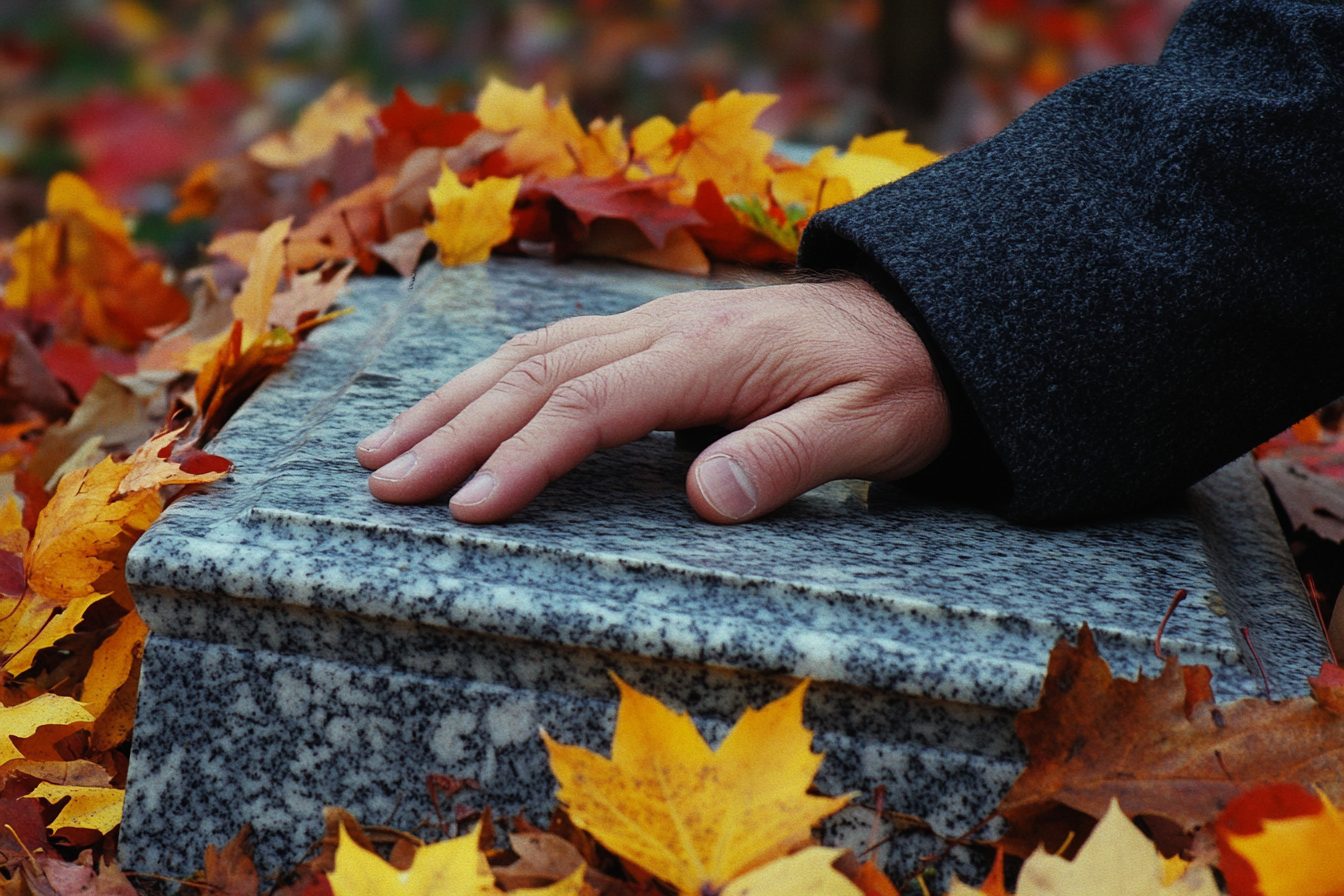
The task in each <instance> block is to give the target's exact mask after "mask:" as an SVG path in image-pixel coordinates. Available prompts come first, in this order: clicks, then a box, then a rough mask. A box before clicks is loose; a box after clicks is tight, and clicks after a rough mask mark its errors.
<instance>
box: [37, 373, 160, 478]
mask: <svg viewBox="0 0 1344 896" xmlns="http://www.w3.org/2000/svg"><path fill="white" fill-rule="evenodd" d="M149 402H150V400H149V399H148V398H146V397H141V396H140V395H137V394H136V393H135V391H134V390H132V389H130V388H129V387H127V386H125V385H123V384H122V383H120V382H118V381H117V380H115V379H113V378H112V377H110V376H107V375H103V376H101V377H99V379H98V381H97V382H96V383H94V385H93V388H92V389H90V390H89V392H88V394H87V395H85V396H84V400H83V401H81V402H80V403H79V407H77V408H75V412H74V414H72V415H71V416H70V419H69V420H68V421H66V422H65V423H57V424H55V425H53V426H51V427H50V428H48V429H47V431H46V432H45V433H44V434H43V435H42V440H41V441H40V442H39V443H38V447H37V451H36V452H35V453H34V454H33V457H32V459H31V460H30V461H29V462H28V472H29V473H32V474H33V475H35V476H37V477H38V478H39V479H41V480H42V481H43V482H46V481H47V480H49V479H50V478H51V477H52V475H53V474H54V473H55V472H56V470H57V469H58V468H59V467H60V466H61V465H62V464H63V463H65V461H66V460H67V459H69V458H70V456H71V455H73V454H74V453H75V452H76V451H77V450H78V449H79V447H80V446H81V445H83V444H84V443H85V442H87V441H88V440H89V439H90V438H93V437H94V436H97V437H98V440H99V442H98V444H99V447H101V448H103V449H105V450H108V451H115V452H130V451H133V450H135V448H136V446H138V445H140V444H141V443H142V442H144V441H145V439H147V438H149V436H150V435H152V434H153V432H154V424H153V423H152V422H151V421H150V418H149Z"/></svg>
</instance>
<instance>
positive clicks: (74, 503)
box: [24, 458, 163, 604]
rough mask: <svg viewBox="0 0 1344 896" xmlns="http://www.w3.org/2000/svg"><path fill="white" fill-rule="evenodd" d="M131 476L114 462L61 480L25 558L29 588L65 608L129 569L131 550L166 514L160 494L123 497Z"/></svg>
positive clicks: (40, 516) (44, 511)
mask: <svg viewBox="0 0 1344 896" xmlns="http://www.w3.org/2000/svg"><path fill="white" fill-rule="evenodd" d="M130 470H131V467H130V465H129V464H119V463H115V462H114V461H113V460H112V459H111V458H108V459H105V460H103V461H102V462H101V463H99V464H98V465H97V466H95V467H92V468H90V469H85V470H80V471H78V472H75V473H69V474H67V475H66V476H65V477H63V478H62V479H61V482H60V484H59V485H58V486H57V487H56V494H54V495H53V496H52V498H51V501H50V503H48V504H47V506H46V507H45V508H44V509H43V510H42V513H41V514H40V515H39V516H38V519H37V528H36V529H35V531H34V532H33V539H32V542H31V543H30V544H29V545H28V550H27V552H26V553H25V554H24V569H25V570H26V572H27V575H28V587H30V588H31V589H32V590H33V591H35V592H37V593H38V594H40V595H42V596H43V597H46V598H48V599H50V600H54V601H57V602H59V603H62V604H64V603H68V602H70V601H73V600H75V599H77V598H82V597H86V596H88V595H90V594H93V593H94V591H95V583H97V582H98V580H99V578H101V577H102V576H103V575H105V574H107V573H108V572H112V571H117V572H120V571H122V570H124V569H125V564H126V553H127V552H128V551H129V550H130V548H131V544H132V543H133V542H134V541H135V539H136V538H138V537H139V536H140V534H141V533H142V532H144V531H145V529H147V528H149V524H150V523H152V522H154V520H155V519H157V518H158V515H159V513H160V511H162V509H163V503H162V501H161V500H160V499H159V495H158V492H156V491H152V490H151V491H139V492H135V493H134V494H130V495H125V496H122V497H118V495H117V490H118V488H119V487H120V485H121V481H122V479H123V478H125V476H126V474H127V473H128V472H130Z"/></svg>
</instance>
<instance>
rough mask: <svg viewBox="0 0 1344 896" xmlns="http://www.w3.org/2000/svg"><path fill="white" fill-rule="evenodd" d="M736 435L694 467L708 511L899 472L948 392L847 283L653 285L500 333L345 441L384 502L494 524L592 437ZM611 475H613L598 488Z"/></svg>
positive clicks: (936, 444) (933, 439)
mask: <svg viewBox="0 0 1344 896" xmlns="http://www.w3.org/2000/svg"><path fill="white" fill-rule="evenodd" d="M710 424H718V425H722V426H725V427H727V428H729V429H732V430H735V431H734V432H731V433H729V434H728V435H726V436H724V437H723V438H721V439H719V440H718V441H717V442H715V443H714V444H713V445H711V446H710V447H709V448H708V449H706V450H705V451H704V452H703V453H702V454H701V455H700V456H699V457H698V458H696V460H695V463H694V464H692V465H691V469H690V473H689V474H688V475H687V477H686V493H687V496H688V497H689V498H690V501H691V504H692V505H693V506H694V507H695V509H696V511H697V512H698V513H699V514H700V515H701V516H703V517H704V518H706V519H708V520H712V521H713V522H716V523H735V522H741V521H743V520H749V519H752V518H753V517H757V516H760V515H761V514H764V513H768V512H770V511H771V510H774V509H775V508H777V507H779V506H781V505H783V504H784V503H786V502H787V501H789V500H790V499H791V498H793V497H795V496H797V495H800V494H802V493H803V492H805V491H807V490H809V489H812V488H815V487H816V486H818V485H821V484H822V483H824V482H828V481H830V480H832V479H840V478H847V477H858V478H865V479H896V478H899V477H902V476H907V475H909V474H911V473H914V472H915V471H916V470H919V469H920V468H921V467H923V466H924V465H926V464H927V463H929V462H930V461H931V460H933V459H934V457H936V456H937V455H938V453H939V452H940V451H941V450H942V449H943V446H944V445H946V444H947V440H948V436H949V431H950V421H949V417H948V409H947V399H946V396H945V395H944V393H943V389H942V386H941V384H940V383H939V381H938V375H937V373H936V372H935V371H934V368H933V364H932V362H931V361H930V359H929V355H928V352H927V351H926V350H925V348H924V345H923V343H922V342H921V341H920V339H919V337H918V336H917V335H916V334H915V332H914V330H912V329H911V327H910V325H909V324H908V323H906V321H905V319H904V318H902V317H901V316H900V315H899V314H897V313H896V312H895V311H894V310H893V309H892V308H891V306H890V305H889V304H888V303H887V302H886V301H885V300H884V299H883V298H882V297H881V296H880V295H878V294H877V293H876V292H875V291H874V290H873V289H872V288H871V287H869V286H868V285H867V284H865V283H861V282H858V281H840V282H834V283H821V284H816V283H805V284H804V283H800V284H788V285H783V286H765V287H758V288H754V289H740V290H715V291H706V292H689V293H681V294H678V295H672V296H666V297H664V298H661V299H657V300H655V301H653V302H649V303H648V304H646V305H643V306H641V307H639V308H636V309H634V310H632V311H627V312H625V313H624V314H616V315H612V316H610V317H576V318H571V319H569V320H563V321H560V322H559V323H557V324H552V325H551V326H549V327H546V328H545V329H543V330H537V331H534V332H531V333H524V334H522V335H520V336H515V337H514V338H513V339H511V340H509V341H508V342H507V343H506V344H505V345H504V346H503V347H501V348H500V349H499V351H497V352H495V353H494V354H493V355H491V356H490V357H489V358H487V359H486V360H484V361H482V362H481V363H479V364H477V365H475V366H474V367H472V368H470V369H469V370H467V371H465V372H463V373H462V374H460V375H459V376H457V377H454V378H453V379H452V380H451V381H449V382H448V383H447V384H446V385H444V386H442V387H440V388H439V389H438V390H437V391H435V392H433V393H431V394H430V395H428V396H426V397H425V398H424V399H422V400H421V401H420V402H419V403H417V404H416V405H415V406H414V407H412V408H411V409H410V410H407V411H405V412H404V413H402V414H400V415H399V416H398V417H397V418H396V420H395V421H393V423H392V424H391V425H390V426H388V427H386V428H385V429H383V430H381V431H379V432H377V433H374V434H373V435H371V436H369V437H368V438H366V439H365V440H364V441H363V442H361V443H360V444H359V448H358V455H359V460H360V463H362V464H363V465H364V466H366V467H368V468H369V469H371V470H373V471H374V473H373V475H371V476H370V477H369V490H370V491H371V492H372V493H373V495H374V496H375V497H377V498H379V499H381V500H383V501H394V502H399V503H413V502H417V501H425V500H428V499H430V498H433V497H436V496H437V495H440V494H442V493H443V492H445V491H447V490H449V489H451V488H453V487H454V486H456V485H458V484H459V483H461V482H462V481H463V480H464V479H466V478H467V477H468V476H470V475H471V473H472V471H473V470H477V468H479V471H478V472H477V473H476V475H475V476H474V477H473V478H472V479H471V481H470V482H468V483H467V484H466V485H465V486H463V487H462V488H461V489H460V490H459V491H458V493H457V494H456V495H455V496H454V497H453V499H452V501H451V503H450V507H451V508H452V513H453V516H455V517H456V518H457V519H459V520H463V521H465V522H470V523H489V522H495V521H497V520H502V519H504V518H505V517H508V516H509V515H510V514H513V513H517V512H518V511H519V510H521V509H522V508H523V507H525V506H527V504H528V502H530V501H531V500H532V499H533V498H535V497H536V496H537V495H538V493H540V492H541V490H542V489H543V488H545V487H546V485H547V483H549V482H551V481H552V480H554V479H556V478H558V477H559V476H561V475H563V474H564V473H566V472H567V471H569V470H571V469H573V468H574V467H575V466H577V465H578V464H579V462H580V461H582V460H583V459H584V458H585V457H587V456H588V455H589V454H591V453H592V452H594V451H596V450H597V449H599V448H610V447H613V446H616V445H623V444H625V443H627V442H632V441H634V440H635V439H638V438H640V437H641V436H644V435H646V434H647V433H649V432H652V431H654V430H672V429H688V428H691V427H696V426H705V425H710ZM612 488H620V483H612Z"/></svg>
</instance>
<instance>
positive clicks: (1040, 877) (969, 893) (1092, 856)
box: [948, 800, 1218, 896]
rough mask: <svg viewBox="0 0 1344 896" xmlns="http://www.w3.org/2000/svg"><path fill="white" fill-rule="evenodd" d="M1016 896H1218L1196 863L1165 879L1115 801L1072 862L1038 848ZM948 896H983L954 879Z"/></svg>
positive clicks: (1158, 858) (1149, 846) (1151, 849)
mask: <svg viewBox="0 0 1344 896" xmlns="http://www.w3.org/2000/svg"><path fill="white" fill-rule="evenodd" d="M1016 893H1017V896H1218V886H1217V884H1216V883H1214V880H1213V874H1212V872H1211V871H1210V870H1209V869H1208V868H1207V867H1205V866H1203V865H1191V866H1190V867H1189V868H1188V869H1186V871H1185V872H1184V874H1183V875H1182V876H1180V877H1178V878H1177V879H1176V880H1174V881H1171V882H1168V881H1167V880H1166V864H1165V862H1164V861H1163V859H1162V854H1161V853H1159V852H1158V851H1157V847H1155V846H1154V845H1153V843H1152V841H1151V840H1149V839H1148V838H1147V837H1145V836H1144V835H1143V833H1142V832H1141V831H1139V829H1138V828H1137V827H1135V826H1134V823H1133V822H1132V821H1130V820H1129V819H1128V818H1127V817H1126V816H1125V813H1124V812H1122V811H1121V810H1120V804H1119V803H1117V802H1116V801H1115V800H1111V803H1110V806H1109V807H1108V808H1107V810H1106V812H1105V814H1103V815H1102V818H1101V821H1099V822H1098V823H1097V826H1096V827H1095V828H1093V829H1092V833H1091V835H1089V836H1088V838H1087V841H1086V842H1085V843H1083V845H1082V847H1081V848H1080V849H1079V850H1078V854H1077V855H1076V856H1075V857H1074V859H1073V861H1069V860H1068V859H1065V858H1063V857H1062V856H1056V855H1051V854H1050V853H1048V852H1046V851H1044V850H1043V849H1037V850H1036V851H1035V852H1033V853H1032V854H1031V855H1030V856H1028V857H1027V860H1026V862H1024V863H1023V865H1022V870H1021V872H1020V873H1019V874H1018V877H1017V891H1016ZM948 896H983V891H981V890H974V889H972V888H970V887H968V886H966V885H965V884H963V883H961V882H959V881H954V882H953V885H952V889H951V891H949V893H948Z"/></svg>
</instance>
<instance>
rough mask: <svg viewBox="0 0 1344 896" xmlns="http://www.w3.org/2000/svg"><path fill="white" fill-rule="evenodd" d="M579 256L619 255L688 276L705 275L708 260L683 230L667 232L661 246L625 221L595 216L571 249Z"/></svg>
mask: <svg viewBox="0 0 1344 896" xmlns="http://www.w3.org/2000/svg"><path fill="white" fill-rule="evenodd" d="M573 251H574V252H577V253H578V254H581V255H596V256H598V257H601V258H619V259H621V260H622V261H628V262H630V263H632V264H639V265H643V266H645V267H650V268H657V269H659V270H663V271H673V272H675V273H678V274H687V275H689V276H692V277H705V276H708V275H709V259H708V258H707V257H705V252H704V250H703V249H701V248H700V244H699V243H697V242H696V241H695V239H694V238H692V237H691V235H690V234H689V233H687V232H686V230H685V229H682V228H678V229H676V230H673V231H671V232H669V233H668V235H667V238H666V239H665V240H664V241H663V245H662V246H661V247H658V246H655V245H653V244H652V243H650V242H649V241H648V238H647V237H645V236H644V234H643V233H641V232H640V230H639V228H637V227H636V226H635V225H634V224H632V223H631V222H629V221H619V220H616V219H613V218H598V219H596V220H595V221H593V223H592V225H591V226H590V227H589V228H588V234H587V236H586V237H585V238H584V239H583V240H582V241H581V242H579V243H578V244H577V245H576V246H574V248H573Z"/></svg>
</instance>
